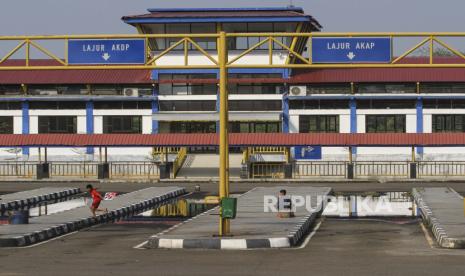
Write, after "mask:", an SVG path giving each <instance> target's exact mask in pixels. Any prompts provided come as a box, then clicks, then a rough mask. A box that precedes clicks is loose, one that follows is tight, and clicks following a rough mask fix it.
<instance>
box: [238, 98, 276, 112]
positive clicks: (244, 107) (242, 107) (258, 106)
mask: <svg viewBox="0 0 465 276" xmlns="http://www.w3.org/2000/svg"><path fill="white" fill-rule="evenodd" d="M278 110H282V102H281V101H273V100H266V101H260V100H251V101H246V100H242V101H229V111H278Z"/></svg>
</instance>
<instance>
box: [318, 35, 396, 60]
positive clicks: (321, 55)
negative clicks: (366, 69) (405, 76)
mask: <svg viewBox="0 0 465 276" xmlns="http://www.w3.org/2000/svg"><path fill="white" fill-rule="evenodd" d="M391 55H392V53H391V39H390V38H389V37H353V38H336V37H315V38H313V39H312V62H313V63H360V62H363V63H388V62H390V61H391Z"/></svg>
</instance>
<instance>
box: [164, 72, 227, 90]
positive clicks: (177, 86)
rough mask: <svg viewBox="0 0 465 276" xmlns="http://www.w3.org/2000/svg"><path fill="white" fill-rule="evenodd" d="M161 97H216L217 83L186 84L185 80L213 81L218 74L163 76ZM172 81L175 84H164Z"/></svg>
mask: <svg viewBox="0 0 465 276" xmlns="http://www.w3.org/2000/svg"><path fill="white" fill-rule="evenodd" d="M159 79H160V82H161V83H160V84H159V94H160V95H216V92H217V90H218V86H217V84H216V83H186V82H182V81H185V80H194V79H213V80H216V74H190V75H189V74H162V75H160V77H159ZM163 81H172V82H173V83H162V82H163Z"/></svg>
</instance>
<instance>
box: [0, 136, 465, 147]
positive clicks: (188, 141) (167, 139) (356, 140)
mask: <svg viewBox="0 0 465 276" xmlns="http://www.w3.org/2000/svg"><path fill="white" fill-rule="evenodd" d="M229 141H230V142H229V143H230V145H231V146H297V145H321V146H393V147H396V146H465V133H424V134H416V133H357V134H347V133H320V134H309V133H291V134H288V133H232V134H230V135H229ZM218 142H219V136H218V134H215V133H211V134H90V135H87V134H27V135H22V134H2V135H0V146H1V147H21V146H42V147H43V146H48V147H54V146H55V147H57V146H58V147H59V146H68V147H85V146H96V147H99V146H102V147H105V146H107V147H131V146H132V147H137V146H217V145H218Z"/></svg>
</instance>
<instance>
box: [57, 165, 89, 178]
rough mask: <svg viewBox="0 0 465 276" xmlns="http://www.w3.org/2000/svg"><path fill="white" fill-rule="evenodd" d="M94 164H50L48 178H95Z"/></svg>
mask: <svg viewBox="0 0 465 276" xmlns="http://www.w3.org/2000/svg"><path fill="white" fill-rule="evenodd" d="M97 171H98V163H96V162H50V177H84V178H87V177H97Z"/></svg>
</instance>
